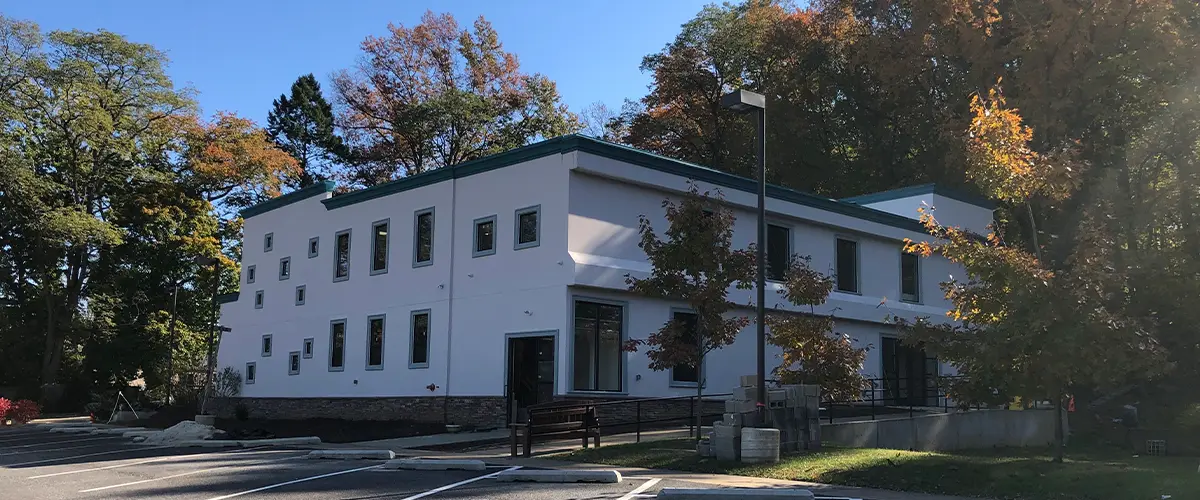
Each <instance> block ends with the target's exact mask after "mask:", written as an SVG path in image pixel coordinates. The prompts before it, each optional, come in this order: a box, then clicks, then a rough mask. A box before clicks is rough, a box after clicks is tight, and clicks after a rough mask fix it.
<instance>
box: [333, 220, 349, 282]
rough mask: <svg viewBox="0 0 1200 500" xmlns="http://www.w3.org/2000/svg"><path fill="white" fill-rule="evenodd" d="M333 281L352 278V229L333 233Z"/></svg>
mask: <svg viewBox="0 0 1200 500" xmlns="http://www.w3.org/2000/svg"><path fill="white" fill-rule="evenodd" d="M333 247H334V248H333V253H334V255H333V281H345V280H348V279H350V230H349V229H347V230H345V231H338V232H337V234H334V235H333Z"/></svg>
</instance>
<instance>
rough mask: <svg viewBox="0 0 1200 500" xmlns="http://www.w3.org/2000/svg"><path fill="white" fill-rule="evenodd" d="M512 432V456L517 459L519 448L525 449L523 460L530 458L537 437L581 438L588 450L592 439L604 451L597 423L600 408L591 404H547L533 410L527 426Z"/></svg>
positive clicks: (523, 423)
mask: <svg viewBox="0 0 1200 500" xmlns="http://www.w3.org/2000/svg"><path fill="white" fill-rule="evenodd" d="M509 427H510V429H511V430H512V432H511V438H512V452H511V455H512V456H514V457H515V456H517V444H518V443H521V444H522V445H523V446H524V450H523V451H524V453H523V456H526V457H528V456H530V454H531V453H532V449H533V439H534V438H535V437H544V436H550V437H561V438H569V437H581V438H582V439H583V447H584V448H587V447H588V438H589V437H590V438H592V440H593V446H595V447H597V448H599V447H600V426H599V421H598V420H597V419H596V407H595V406H592V405H591V404H589V403H569V402H557V403H544V404H541V405H533V406H530V407H529V418H528V419H526V421H525V422H520V423H515V424H512V425H510V426H509Z"/></svg>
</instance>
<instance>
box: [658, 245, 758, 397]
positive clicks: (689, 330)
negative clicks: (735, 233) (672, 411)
mask: <svg viewBox="0 0 1200 500" xmlns="http://www.w3.org/2000/svg"><path fill="white" fill-rule="evenodd" d="M767 241H770V240H767ZM671 320H672V321H674V322H676V323H680V324H682V325H683V328H684V331H685V332H686V333H685V337H684V340H685V341H686V342H687V343H688V345H694V344H695V343H696V326H697V325H696V321H697V318H696V314H695V313H690V312H684V311H674V312H672V313H671ZM699 382H700V373H699V371H698V370H696V366H695V365H684V364H680V365H675V366H673V367H671V385H672V386H685V387H695V386H696V384H698V383H699Z"/></svg>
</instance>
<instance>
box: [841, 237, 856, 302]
mask: <svg viewBox="0 0 1200 500" xmlns="http://www.w3.org/2000/svg"><path fill="white" fill-rule="evenodd" d="M837 289H838V291H839V292H849V293H858V242H857V241H854V240H844V239H842V238H838V239H837Z"/></svg>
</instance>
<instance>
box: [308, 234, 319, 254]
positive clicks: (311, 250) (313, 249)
mask: <svg viewBox="0 0 1200 500" xmlns="http://www.w3.org/2000/svg"><path fill="white" fill-rule="evenodd" d="M320 249H321V238H320V237H312V238H309V239H308V258H310V259H311V258H313V257H316V256H317V251H318V250H320Z"/></svg>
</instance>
